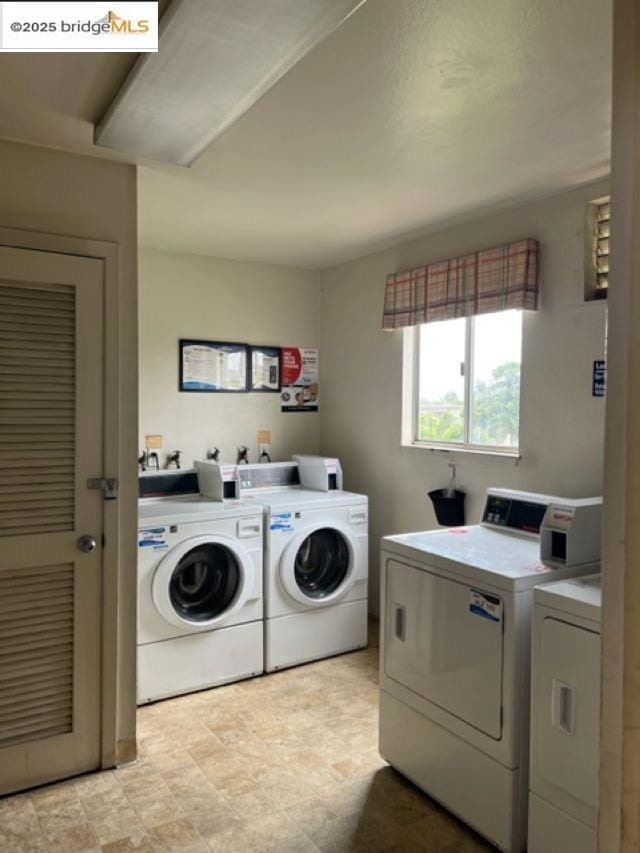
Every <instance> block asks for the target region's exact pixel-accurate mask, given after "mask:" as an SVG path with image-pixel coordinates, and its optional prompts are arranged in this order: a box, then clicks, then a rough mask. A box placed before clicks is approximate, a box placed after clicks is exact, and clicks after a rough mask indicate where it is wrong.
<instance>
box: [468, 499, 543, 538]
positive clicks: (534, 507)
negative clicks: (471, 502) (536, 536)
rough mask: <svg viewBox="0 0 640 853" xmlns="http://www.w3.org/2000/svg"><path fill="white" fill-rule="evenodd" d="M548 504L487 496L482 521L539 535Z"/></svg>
mask: <svg viewBox="0 0 640 853" xmlns="http://www.w3.org/2000/svg"><path fill="white" fill-rule="evenodd" d="M546 510H547V504H541V503H540V504H539V503H535V502H534V501H525V500H517V499H515V498H503V497H497V496H496V495H491V494H489V495H487V503H486V504H485V508H484V515H483V516H482V521H483V522H484V523H486V524H495V525H497V526H498V527H510V528H511V529H513V530H521V531H522V532H524V533H539V532H540V525H541V524H542V519H543V518H544V514H545V512H546Z"/></svg>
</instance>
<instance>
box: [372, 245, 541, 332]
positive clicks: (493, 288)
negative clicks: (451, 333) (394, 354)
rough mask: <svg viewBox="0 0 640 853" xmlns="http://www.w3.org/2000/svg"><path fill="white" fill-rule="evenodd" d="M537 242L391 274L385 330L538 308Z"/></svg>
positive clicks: (496, 247)
mask: <svg viewBox="0 0 640 853" xmlns="http://www.w3.org/2000/svg"><path fill="white" fill-rule="evenodd" d="M539 254H540V247H539V244H538V241H537V240H520V241H519V242H517V243H508V244H505V245H502V246H495V247H494V248H492V249H483V250H482V251H480V252H473V253H472V254H470V255H463V256H462V257H460V258H453V259H452V260H449V261H438V262H437V263H435V264H427V265H426V266H422V267H416V268H415V269H412V270H407V271H406V272H399V273H392V274H391V275H389V276H387V287H386V292H385V299H384V315H383V318H382V328H383V329H400V328H402V327H404V326H417V325H420V324H421V323H433V322H434V321H436V320H450V319H452V318H454V317H469V316H471V315H473V314H490V313H492V312H494V311H507V310H508V309H510V308H529V309H534V310H535V309H537V307H538V290H539V285H538V266H539V264H538V260H539Z"/></svg>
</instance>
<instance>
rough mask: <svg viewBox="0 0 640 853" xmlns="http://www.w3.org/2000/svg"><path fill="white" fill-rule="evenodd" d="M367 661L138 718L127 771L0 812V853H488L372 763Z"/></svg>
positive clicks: (293, 675) (175, 704) (335, 661)
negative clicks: (135, 747)
mask: <svg viewBox="0 0 640 853" xmlns="http://www.w3.org/2000/svg"><path fill="white" fill-rule="evenodd" d="M372 627H373V629H374V631H375V626H372ZM377 654H378V649H377V643H376V640H375V633H374V632H372V643H371V646H370V647H369V648H368V649H366V650H365V651H362V652H356V653H353V654H349V655H342V656H340V657H337V658H332V659H330V660H326V661H321V662H318V663H314V664H309V665H307V666H303V667H298V668H296V669H291V670H286V671H283V672H280V673H276V674H274V675H269V676H264V677H262V678H256V679H252V680H251V681H245V682H241V683H238V684H233V685H228V686H226V687H221V688H218V689H217V690H209V691H205V692H203V693H197V694H192V695H190V696H184V697H180V698H176V699H171V700H167V701H165V702H159V703H157V704H155V705H149V706H146V707H144V708H141V709H140V711H139V718H138V719H139V728H138V737H139V753H140V759H139V761H138V763H137V764H135V765H131V766H129V767H123V768H120V769H118V770H110V771H107V772H104V773H95V774H91V775H88V776H81V777H77V778H76V779H73V780H69V781H67V782H62V783H58V784H56V785H51V786H47V787H44V788H40V789H39V790H36V791H32V792H27V793H23V794H19V795H17V796H13V797H8V798H5V799H4V800H0V851H2V853H5V851H6V853H9V851H11V853H13V851H15V852H16V853H18V851H25V853H27V851H28V853H74V851H81V850H82V851H91V852H92V853H96V851H105V853H125V851H137V853H155V851H183V853H201V851H202V853H205V851H210V850H213V851H238V853H240V851H242V853H252V851H257V852H258V851H281V853H285V851H287V853H307V851H309V852H310V851H318V850H320V851H335V853H339V851H363V853H364V851H407V853H409V851H411V853H413V851H429V853H436V851H437V853H473V851H481V850H490V849H492V848H490V847H489V846H488V845H487V844H485V843H484V842H483V841H482V840H481V839H479V838H478V837H477V836H475V835H474V834H472V833H471V832H469V831H468V830H467V829H466V828H465V827H464V826H463V825H462V824H460V823H459V822H458V821H456V820H455V819H454V818H453V817H451V816H450V815H448V814H447V813H446V812H445V811H443V810H442V809H441V808H439V807H438V806H437V805H436V804H435V803H433V802H432V801H431V800H429V799H428V798H427V797H425V796H424V795H423V794H422V793H421V792H420V791H418V790H417V789H416V788H414V787H413V786H412V785H411V784H410V783H408V782H406V781H405V780H404V779H403V778H402V777H401V776H399V775H398V774H397V773H396V772H395V771H394V770H392V769H391V768H390V767H388V766H387V765H386V764H385V762H384V761H382V759H381V758H380V757H379V755H378V751H377V702H378V695H377V670H378V665H377V664H378V660H377Z"/></svg>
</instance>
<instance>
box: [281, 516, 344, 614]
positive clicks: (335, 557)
mask: <svg viewBox="0 0 640 853" xmlns="http://www.w3.org/2000/svg"><path fill="white" fill-rule="evenodd" d="M357 554H358V550H357V545H356V543H355V541H354V539H353V537H352V536H351V534H350V533H349V531H348V530H347V529H346V528H344V527H341V526H338V525H335V524H331V523H330V522H327V523H325V524H323V523H322V522H319V523H318V524H315V525H312V526H310V527H307V528H306V529H305V530H302V531H301V532H300V533H299V534H298V535H297V536H296V537H295V538H294V539H292V540H291V541H290V542H289V544H288V545H287V547H286V549H285V551H284V553H283V555H282V558H281V561H280V580H281V581H282V585H283V586H284V588H285V590H286V591H287V593H288V594H289V595H290V596H291V597H292V598H293V599H294V600H295V601H297V602H299V603H300V604H304V605H305V606H307V607H324V606H325V605H327V604H332V603H333V602H335V601H337V600H338V599H340V598H342V597H343V596H345V595H346V594H347V593H348V592H349V590H350V589H351V587H352V586H353V584H354V581H355V568H356V559H358V557H357Z"/></svg>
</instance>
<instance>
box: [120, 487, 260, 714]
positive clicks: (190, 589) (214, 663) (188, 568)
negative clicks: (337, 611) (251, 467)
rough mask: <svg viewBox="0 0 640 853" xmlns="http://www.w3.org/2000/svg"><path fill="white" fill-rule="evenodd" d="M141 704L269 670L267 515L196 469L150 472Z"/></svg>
mask: <svg viewBox="0 0 640 853" xmlns="http://www.w3.org/2000/svg"><path fill="white" fill-rule="evenodd" d="M140 495H141V498H140V501H139V510H138V525H139V530H138V687H137V697H138V704H144V703H146V702H151V701H154V700H156V699H163V698H166V697H168V696H175V695H178V694H181V693H189V692H191V691H194V690H201V689H203V688H205V687H213V686H216V685H219V684H225V683H227V682H230V681H235V680H238V679H241V678H246V677H249V676H253V675H257V674H260V673H261V672H262V671H263V654H264V652H263V645H264V644H263V625H262V612H263V609H262V546H263V536H262V531H263V521H262V513H261V512H260V511H259V509H258V508H256V506H255V504H253V503H252V504H249V505H247V504H245V503H243V502H242V501H213V500H210V499H207V498H205V497H203V496H202V495H201V494H200V493H199V489H198V477H197V474H196V473H195V472H193V471H181V472H172V473H161V474H147V475H142V476H141V477H140Z"/></svg>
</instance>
